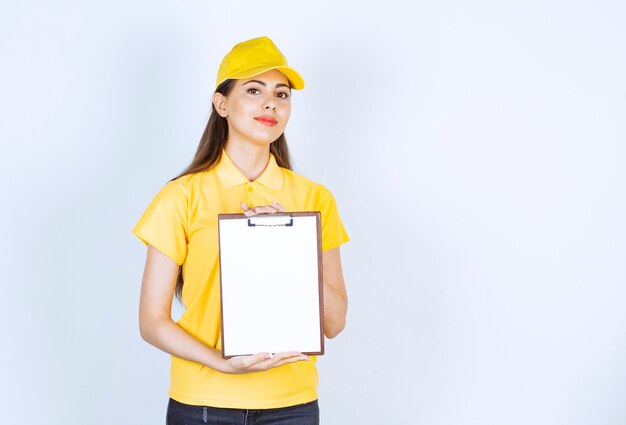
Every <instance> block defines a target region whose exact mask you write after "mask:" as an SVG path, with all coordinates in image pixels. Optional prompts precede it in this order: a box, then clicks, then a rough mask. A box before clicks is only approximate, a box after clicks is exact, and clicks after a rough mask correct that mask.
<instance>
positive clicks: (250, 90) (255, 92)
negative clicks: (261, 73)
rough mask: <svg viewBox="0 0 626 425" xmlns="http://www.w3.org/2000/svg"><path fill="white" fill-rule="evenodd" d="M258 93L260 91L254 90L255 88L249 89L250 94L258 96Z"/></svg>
mask: <svg viewBox="0 0 626 425" xmlns="http://www.w3.org/2000/svg"><path fill="white" fill-rule="evenodd" d="M257 92H259V89H253V88H250V89H248V93H251V94H257Z"/></svg>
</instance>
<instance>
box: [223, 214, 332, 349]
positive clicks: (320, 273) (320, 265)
mask: <svg viewBox="0 0 626 425" xmlns="http://www.w3.org/2000/svg"><path fill="white" fill-rule="evenodd" d="M287 214H288V215H291V216H292V217H307V216H315V224H316V228H317V286H318V288H319V305H320V308H319V311H320V351H317V352H312V351H307V352H304V353H302V354H306V355H307V356H322V355H324V261H323V257H322V229H321V213H320V212H319V211H297V212H289V211H287V212H284V213H280V215H287ZM259 215H260V216H266V215H271V214H259ZM242 218H245V219H247V218H249V217H248V216H247V215H245V214H218V215H217V241H218V258H219V263H220V327H221V331H222V358H223V359H230V358H233V357H239V356H252V355H254V354H258V353H249V354H238V355H237V356H227V355H226V350H225V348H224V347H225V345H226V339H225V338H224V300H223V299H222V255H221V254H222V253H221V244H220V237H221V236H220V223H219V221H220V220H230V219H242Z"/></svg>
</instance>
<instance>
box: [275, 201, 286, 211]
mask: <svg viewBox="0 0 626 425" xmlns="http://www.w3.org/2000/svg"><path fill="white" fill-rule="evenodd" d="M272 206H273V207H274V208H275V209H276V211H278V212H281V213H283V212H285V211H286V210H285V207H283V206H282V205H280V204H279V203H278V202H275V201H272Z"/></svg>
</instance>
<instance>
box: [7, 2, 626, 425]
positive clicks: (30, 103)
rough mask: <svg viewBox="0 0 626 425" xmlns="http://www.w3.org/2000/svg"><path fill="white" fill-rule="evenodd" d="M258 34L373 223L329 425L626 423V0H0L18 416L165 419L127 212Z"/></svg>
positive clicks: (14, 413)
mask: <svg viewBox="0 0 626 425" xmlns="http://www.w3.org/2000/svg"><path fill="white" fill-rule="evenodd" d="M259 35H268V36H270V37H271V38H272V39H273V40H274V41H275V42H276V43H277V44H278V46H279V47H280V48H281V50H282V51H283V52H284V53H285V54H286V56H287V57H288V58H289V61H290V64H291V65H293V66H294V67H295V68H296V69H298V70H299V71H300V72H301V73H302V74H303V76H304V78H305V81H306V84H307V88H306V89H305V90H304V91H302V92H296V93H295V96H294V98H293V102H294V105H293V109H294V110H293V114H292V119H291V122H290V124H289V126H288V129H287V136H288V140H289V141H290V146H291V148H292V151H293V155H294V159H295V163H296V169H297V171H299V172H300V173H302V174H304V175H306V176H308V177H310V178H312V179H314V180H317V181H320V182H322V183H324V184H326V185H327V186H328V187H329V188H330V189H331V190H332V191H333V192H334V194H335V196H336V198H337V199H338V202H339V207H340V211H341V213H342V216H343V218H344V221H345V224H346V227H347V229H348V231H349V234H350V236H351V238H352V242H351V243H350V244H348V245H346V246H345V248H344V249H343V260H344V268H345V275H346V280H347V284H348V288H349V294H350V303H351V304H350V312H349V325H348V327H347V329H346V330H345V332H344V334H342V335H341V336H340V337H339V338H338V339H336V340H333V341H331V342H330V343H329V344H328V347H327V351H328V355H327V356H325V357H323V358H321V359H320V362H319V365H320V374H321V386H320V394H321V396H320V397H321V399H320V404H321V407H322V423H323V424H325V425H331V424H350V423H360V424H385V423H388V424H424V425H454V424H463V425H464V424H481V425H483V424H494V425H500V424H507V425H515V424H524V425H526V424H549V425H555V424H568V425H569V424H572V425H576V424H594V425H595V424H603V425H612V424H624V423H626V403H625V399H626V363H625V361H624V359H625V358H626V309H625V304H626V223H625V222H626V220H625V218H626V217H625V216H626V190H625V189H626V184H625V183H626V147H625V142H626V55H625V53H626V3H624V2H623V1H620V0H593V1H592V0H578V1H574V2H569V1H558V0H543V1H538V0H530V1H528V0H525V1H521V0H520V1H510V2H497V1H488V0H477V1H473V2H465V1H460V0H446V1H441V2H430V1H428V2H427V1H421V2H401V1H398V0H388V1H384V2H364V1H358V2H357V1H348V2H339V1H326V0H318V1H316V2H305V3H302V2H288V1H274V2H271V3H263V2H251V1H239V2H221V3H219V2H209V1H198V0H184V1H160V2H150V1H145V0H144V1H135V2H126V1H115V0H112V1H108V2H96V3H94V2H84V1H55V2H45V1H39V2H34V1H19V2H18V1H6V0H3V1H2V5H1V11H0V61H1V63H0V65H1V67H0V75H1V78H0V114H1V115H0V142H1V152H0V153H1V156H0V167H1V168H0V173H1V179H0V181H1V183H0V184H1V185H2V186H1V190H2V195H3V196H2V208H0V223H1V230H2V237H1V238H0V244H1V245H0V246H1V252H0V254H1V255H0V261H1V263H0V264H2V277H1V284H2V308H1V309H0V323H1V327H2V328H1V334H2V348H1V349H0V376H2V385H0V410H1V416H2V418H3V419H2V422H3V423H7V424H8V423H18V422H19V423H34V422H38V423H46V424H83V423H90V424H131V423H132V424H155V423H164V413H165V408H166V401H167V394H166V391H167V386H168V378H169V376H168V372H169V358H168V356H167V355H166V354H164V353H162V352H160V351H158V350H157V349H155V348H153V347H151V346H149V345H148V344H146V343H145V342H143V341H142V340H141V338H140V336H139V332H138V326H137V305H138V297H139V288H140V279H141V274H142V271H143V263H144V260H145V248H144V247H143V246H142V245H141V243H140V242H139V241H138V240H137V239H135V238H134V236H132V235H131V233H130V231H131V228H132V226H133V225H134V223H135V222H136V220H137V219H138V218H139V216H140V214H141V213H142V212H143V210H144V209H145V207H146V206H147V204H148V202H149V201H150V200H151V199H152V197H153V196H154V194H155V193H156V192H157V190H158V189H159V188H160V187H161V186H162V185H163V184H164V183H165V182H166V181H167V180H169V179H170V178H171V177H173V176H174V175H175V174H176V173H178V172H179V171H180V170H181V169H182V168H183V167H184V166H185V165H186V164H187V163H188V162H189V161H190V159H191V156H192V155H193V153H194V151H195V148H196V146H197V143H198V140H199V138H200V135H201V133H202V131H203V129H204V125H205V123H206V120H207V118H208V115H209V110H210V109H209V108H210V94H211V92H212V89H213V86H214V81H215V74H216V72H217V67H218V65H219V62H220V61H221V59H222V57H223V55H224V54H225V53H226V52H227V51H228V50H229V49H230V47H232V45H234V44H235V43H236V42H238V41H242V40H245V39H248V38H252V37H256V36H259Z"/></svg>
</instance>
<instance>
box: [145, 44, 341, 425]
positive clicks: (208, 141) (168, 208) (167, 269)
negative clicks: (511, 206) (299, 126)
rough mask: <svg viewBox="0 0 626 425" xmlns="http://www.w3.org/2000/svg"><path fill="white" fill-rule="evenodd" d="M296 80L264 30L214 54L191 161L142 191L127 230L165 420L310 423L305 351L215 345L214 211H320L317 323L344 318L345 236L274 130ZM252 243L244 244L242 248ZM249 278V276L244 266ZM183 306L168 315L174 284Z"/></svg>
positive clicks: (311, 392)
mask: <svg viewBox="0 0 626 425" xmlns="http://www.w3.org/2000/svg"><path fill="white" fill-rule="evenodd" d="M303 87H304V81H303V80H302V78H301V77H300V75H299V74H298V73H297V72H296V71H295V70H294V69H293V68H290V67H289V66H288V64H287V60H286V59H285V57H284V56H283V55H282V53H281V52H280V50H278V48H277V47H276V46H275V45H274V43H273V42H272V41H271V40H270V39H269V38H267V37H259V38H255V39H252V40H248V41H245V42H242V43H239V44H237V45H236V46H235V47H233V49H232V50H231V51H230V52H229V53H228V54H227V55H226V56H225V57H224V60H223V61H222V64H221V65H220V68H219V71H218V77H217V84H216V89H215V93H214V95H213V108H212V111H211V116H210V118H209V122H208V124H207V127H206V129H205V131H204V134H203V136H202V139H201V140H200V145H199V146H198V150H197V152H196V155H195V158H194V160H193V162H192V163H191V164H190V165H189V166H188V167H187V169H186V170H185V171H184V172H183V173H182V174H181V175H180V176H178V177H177V178H175V179H173V180H171V181H170V182H168V183H167V184H166V185H165V186H164V187H163V188H162V189H161V190H160V191H159V193H158V194H157V195H156V197H155V198H154V199H153V201H152V202H151V203H150V205H149V206H148V208H147V209H146V211H145V212H144V214H143V215H142V217H141V218H140V219H139V221H138V223H137V225H136V226H135V228H134V229H133V233H134V234H135V235H136V236H137V237H138V238H139V239H141V240H142V241H143V242H144V243H145V244H146V245H147V246H148V254H147V260H146V265H145V270H144V275H143V282H142V287H141V300H140V307H139V310H140V312H139V313H140V314H139V316H140V329H141V335H142V337H143V338H144V339H145V340H146V341H147V342H149V343H150V344H152V345H154V346H156V347H157V348H159V349H161V350H163V351H165V352H167V353H169V354H171V355H172V366H171V385H170V390H169V396H170V401H169V404H168V411H167V423H168V424H169V425H177V424H196V423H198V424H203V423H211V424H245V423H255V424H257V425H261V424H284V425H288V424H297V425H307V424H317V423H319V411H318V405H317V370H316V367H315V358H314V357H311V358H309V357H308V356H306V355H303V354H302V353H298V352H285V353H277V354H274V355H271V354H270V353H259V354H256V355H252V356H241V357H234V358H231V359H228V360H225V359H223V358H222V357H221V354H220V349H221V332H220V330H221V324H220V304H219V303H220V294H219V259H218V241H217V237H218V235H217V215H218V214H219V213H237V212H239V213H241V212H244V213H245V214H246V215H248V216H253V215H256V214H273V213H277V212H284V211H320V212H321V219H322V250H323V270H324V273H323V281H324V288H323V289H324V334H325V336H326V337H327V338H334V337H335V336H337V335H338V334H339V333H340V332H341V331H342V330H343V328H344V325H345V320H346V310H347V295H346V289H345V285H344V280H343V273H342V270H341V260H340V256H339V246H340V245H342V244H343V243H345V242H347V241H348V236H347V234H346V232H345V230H344V227H343V224H342V222H341V219H340V217H339V214H338V212H337V208H336V205H335V201H334V198H333V196H332V194H331V193H330V192H329V191H328V190H327V189H326V188H325V187H324V186H322V185H320V184H317V183H314V182H312V181H310V180H308V179H306V178H304V177H302V176H300V175H298V174H296V173H294V172H293V171H291V166H290V162H289V153H288V149H287V143H286V140H285V135H284V130H285V126H286V125H287V122H288V121H289V116H290V113H291V90H292V89H294V90H297V89H302V88H303ZM262 249H264V248H263V247H262V246H242V247H241V252H242V257H243V256H244V255H254V252H255V251H256V250H262ZM251 278H252V279H253V278H254V277H253V276H252V277H251ZM174 294H176V295H177V297H178V298H179V299H180V300H181V301H182V303H183V305H184V306H185V311H184V313H183V314H182V316H181V318H180V320H179V321H178V322H174V321H173V320H172V317H171V303H172V299H173V295H174Z"/></svg>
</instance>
